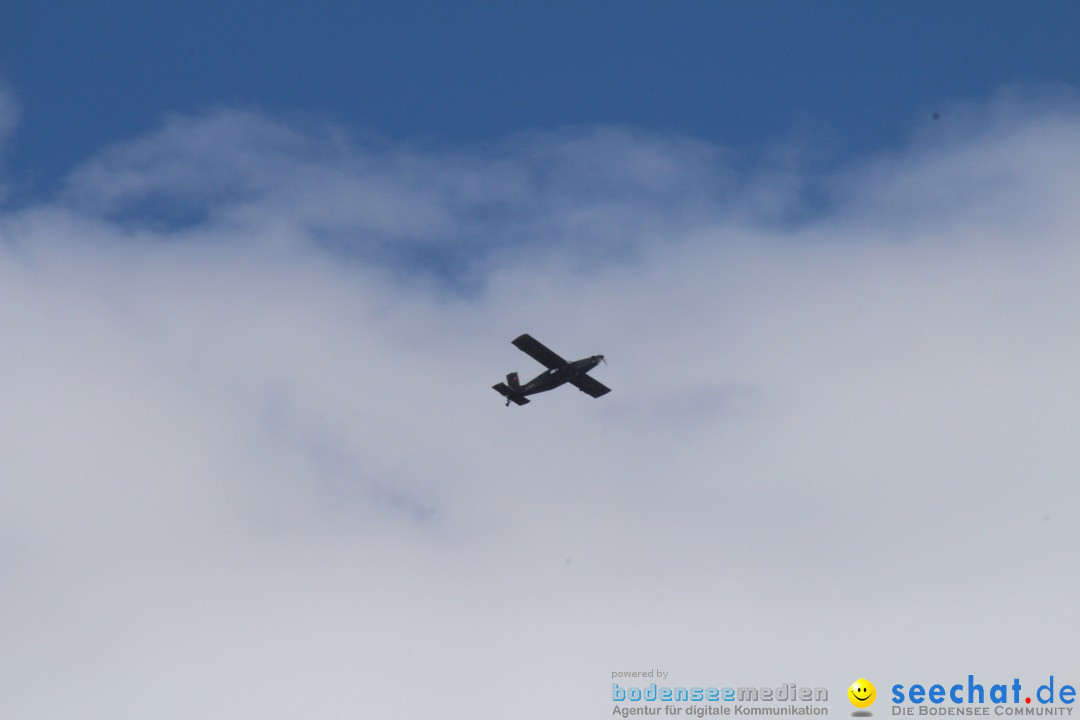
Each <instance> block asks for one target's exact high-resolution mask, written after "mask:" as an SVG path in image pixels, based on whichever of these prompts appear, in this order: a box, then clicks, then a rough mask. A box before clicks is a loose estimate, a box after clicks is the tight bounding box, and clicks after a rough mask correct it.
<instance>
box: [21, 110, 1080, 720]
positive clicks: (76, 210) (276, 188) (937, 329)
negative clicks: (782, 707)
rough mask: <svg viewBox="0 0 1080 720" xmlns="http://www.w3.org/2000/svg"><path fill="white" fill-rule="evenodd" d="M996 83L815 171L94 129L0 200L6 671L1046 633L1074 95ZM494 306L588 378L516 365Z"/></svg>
mask: <svg viewBox="0 0 1080 720" xmlns="http://www.w3.org/2000/svg"><path fill="white" fill-rule="evenodd" d="M1002 102H1003V103H1006V104H1007V103H1008V102H1010V101H1007V100H1003V101H1002ZM1010 107H1013V108H1014V109H1013V110H1011V111H1010V112H1009V113H1002V112H1000V111H999V110H998V109H996V108H995V107H989V108H987V107H984V108H982V109H976V110H972V111H971V112H970V116H971V117H973V118H977V119H979V120H980V121H979V122H975V121H964V122H960V121H956V122H959V123H960V124H962V125H963V124H966V125H967V127H968V130H969V132H968V133H967V134H966V135H965V133H964V132H963V128H962V127H952V128H950V129H949V130H948V132H945V133H943V135H944V137H942V138H941V139H940V140H935V139H933V138H932V137H930V136H929V135H928V133H929V132H930V130H924V131H923V133H922V135H921V136H920V137H919V138H918V139H917V141H916V142H915V143H913V145H912V147H910V148H909V149H907V150H905V151H903V152H901V153H898V154H896V155H893V156H890V157H879V158H872V159H868V160H867V161H865V162H864V163H862V164H859V165H857V166H853V167H851V168H848V169H846V170H844V171H842V172H837V173H834V174H832V175H830V176H829V177H821V176H820V175H819V176H816V177H815V176H814V175H813V174H812V173H810V172H808V171H805V170H800V169H799V168H798V167H786V168H777V167H769V166H759V167H749V168H748V167H747V163H746V160H745V158H738V157H736V156H735V155H734V154H733V153H732V152H731V151H729V150H726V149H723V148H717V147H713V146H710V145H707V144H704V143H700V142H697V141H693V140H688V139H681V138H664V137H655V136H648V135H644V134H641V133H638V132H635V131H632V130H627V129H619V128H600V129H592V130H588V129H582V130H576V131H567V132H562V133H554V134H544V135H527V136H520V137H517V138H512V139H509V140H507V141H505V142H502V143H496V144H492V145H490V146H487V147H478V148H473V149H471V150H457V151H453V152H451V151H432V150H425V149H422V148H416V147H402V146H389V145H385V144H379V143H365V142H359V141H356V140H354V139H351V138H349V137H348V136H347V135H346V134H345V133H342V132H340V131H338V130H336V129H334V128H330V127H324V126H323V127H315V126H301V125H289V124H287V123H283V122H281V121H278V120H276V119H273V118H269V117H266V116H263V115H258V114H253V113H246V112H240V111H236V110H221V111H216V112H212V113H207V114H204V115H200V116H194V117H184V116H175V117H172V118H170V119H168V120H166V121H165V122H164V124H163V125H162V126H161V127H160V128H158V129H157V130H156V131H154V132H151V133H149V134H148V135H146V136H145V137H142V138H136V139H134V140H132V141H131V142H129V143H125V144H122V145H119V146H116V147H112V148H108V149H104V150H103V151H102V152H101V153H100V154H99V155H97V156H96V157H94V158H91V159H90V160H89V161H88V162H87V163H85V164H84V165H83V166H82V167H80V168H78V169H76V170H75V171H74V172H73V173H72V174H71V176H70V179H69V182H68V184H67V186H66V188H65V190H64V191H63V192H62V193H61V194H60V195H59V196H58V197H57V198H56V199H55V200H54V201H52V202H49V203H44V204H40V205H37V206H33V207H27V208H23V209H19V210H10V211H6V212H5V213H4V214H3V215H2V216H0V236H2V237H3V243H2V245H0V325H2V326H3V327H4V328H5V332H6V337H5V343H4V344H3V346H2V349H0V365H2V367H3V373H2V379H0V388H2V390H0V392H2V393H3V397H4V398H5V402H4V404H3V409H2V410H0V430H2V432H0V438H2V440H0V443H2V445H0V451H2V452H3V456H4V458H5V481H4V483H3V485H2V488H3V493H4V499H3V502H2V503H0V532H2V533H3V538H4V542H3V543H2V544H0V548H2V550H0V582H2V583H3V587H2V591H3V595H4V597H5V603H6V610H7V611H6V613H5V616H4V619H3V620H0V624H2V633H3V635H4V637H5V647H4V649H3V651H0V667H3V669H4V672H5V674H6V676H7V677H8V678H9V681H10V682H9V687H10V688H12V690H11V691H10V692H9V693H8V695H7V697H6V698H5V699H4V700H3V701H2V702H3V704H2V705H0V707H3V708H4V709H5V710H6V711H7V712H8V714H11V715H13V716H16V715H17V716H19V717H45V716H56V715H69V716H70V715H78V716H81V717H89V718H98V717H100V718H117V717H147V716H153V717H161V716H176V717H194V716H197V717H236V716H237V715H256V714H257V715H259V716H262V717H267V718H275V717H282V718H285V717H297V716H301V715H303V716H311V715H318V716H320V717H351V716H355V715H356V713H362V714H364V715H365V716H367V715H371V716H376V715H393V716H403V715H421V714H427V715H433V714H437V715H469V716H472V717H481V718H495V717H505V716H506V715H507V714H508V709H510V708H513V709H515V711H519V712H521V713H525V714H528V715H532V714H537V715H543V716H545V717H547V716H567V717H572V716H579V715H581V714H582V713H583V712H584V713H586V714H595V713H601V712H608V711H609V710H610V708H609V707H608V706H607V703H606V693H607V691H608V690H609V685H608V682H609V677H610V673H611V671H613V670H619V669H624V668H630V669H634V668H646V667H649V666H654V665H655V666H662V667H665V668H669V669H670V671H671V672H673V680H677V681H678V682H685V683H688V684H693V683H704V684H710V683H750V684H755V685H760V684H779V683H780V682H788V681H797V682H799V683H802V684H814V685H819V684H820V685H827V686H828V687H830V688H836V695H837V697H840V694H841V693H840V691H841V690H842V689H843V688H845V687H846V686H847V685H848V684H850V681H851V679H852V678H853V677H857V676H859V675H865V676H866V677H871V678H878V677H882V678H909V677H913V675H912V674H913V673H914V674H917V675H919V677H922V676H923V675H925V676H926V677H930V676H934V677H954V676H957V677H961V678H962V676H963V675H964V674H966V673H968V672H976V673H987V674H989V675H992V676H993V677H995V678H996V677H1003V678H1007V679H1011V678H1012V677H1014V676H1015V675H1016V674H1017V673H1021V674H1022V673H1032V674H1037V673H1043V672H1044V671H1046V672H1047V673H1050V672H1058V673H1063V672H1065V671H1066V670H1063V669H1067V668H1068V667H1071V666H1070V664H1069V661H1070V659H1071V656H1070V655H1069V654H1068V651H1067V648H1068V647H1071V644H1072V643H1071V642H1070V640H1073V641H1075V640H1076V639H1077V638H1075V637H1072V636H1070V633H1073V630H1072V628H1073V627H1074V626H1075V623H1072V622H1071V620H1070V618H1071V613H1072V608H1073V607H1074V605H1075V598H1076V594H1077V590H1078V586H1077V582H1076V580H1075V578H1074V577H1072V575H1071V574H1069V573H1068V572H1067V571H1066V569H1067V568H1068V567H1071V562H1072V558H1071V555H1070V548H1072V547H1075V544H1076V541H1077V539H1078V538H1077V531H1076V524H1075V523H1074V522H1072V518H1073V516H1074V514H1075V513H1076V511H1077V509H1078V507H1077V506H1078V494H1077V491H1076V489H1075V488H1076V479H1077V476H1078V474H1080V465H1078V462H1077V459H1076V453H1075V448H1074V445H1075V427H1076V421H1077V414H1076V412H1077V411H1076V407H1078V406H1080V403H1078V402H1077V401H1078V400H1080V397H1078V393H1080V382H1078V375H1077V370H1076V367H1077V362H1076V360H1077V357H1078V356H1080V340H1078V338H1077V335H1076V333H1075V319H1076V317H1077V316H1078V313H1080V291H1078V290H1077V286H1076V282H1075V278H1076V277H1077V276H1078V275H1080V273H1078V270H1080V267H1078V265H1080V250H1078V249H1077V246H1076V243H1075V242H1074V237H1075V232H1076V228H1077V227H1078V221H1080V218H1078V217H1077V210H1076V209H1075V202H1074V201H1073V198H1074V197H1075V195H1076V193H1075V189H1076V188H1077V185H1078V183H1080V175H1078V174H1077V172H1076V170H1075V168H1077V167H1080V163H1078V162H1076V160H1077V158H1076V157H1075V154H1076V151H1075V148H1077V147H1080V142H1078V141H1080V115H1077V114H1076V113H1075V112H1074V111H1073V110H1072V109H1070V107H1069V106H1068V104H1064V105H1062V104H1052V105H1045V104H1044V105H1040V106H1039V107H1037V108H1035V109H1034V110H1030V111H1024V109H1023V108H1022V107H1020V108H1016V107H1015V103H1014V104H1013V105H1012V106H1010ZM988 116H994V117H997V118H998V120H995V121H994V122H986V121H985V119H986V117H988ZM988 128H989V129H988ZM811 187H812V188H813V191H814V193H817V194H822V195H825V196H827V198H828V200H827V202H825V203H823V204H821V205H820V206H816V207H814V208H812V209H813V212H810V213H805V212H804V211H805V210H806V209H807V207H808V201H807V200H806V199H805V196H804V195H803V193H804V192H806V191H807V189H808V188H811ZM793 218H801V219H798V220H795V219H793ZM524 331H528V332H531V333H533V334H534V335H535V336H537V337H538V338H540V339H541V340H543V341H544V342H546V343H548V344H550V345H551V346H552V347H553V348H555V349H556V350H558V351H559V352H561V353H563V354H564V355H567V356H585V355H589V354H593V353H597V352H603V353H605V354H606V355H607V357H608V359H609V361H610V362H611V365H610V366H608V367H601V368H599V369H598V370H597V371H596V372H597V375H598V376H599V377H600V378H601V379H602V380H603V381H604V382H605V383H607V384H609V385H610V386H611V387H612V388H613V389H614V392H613V393H612V394H611V395H609V396H607V397H605V398H603V399H602V400H599V401H593V400H592V399H590V398H587V397H585V396H583V395H581V394H580V393H577V392H574V391H573V390H572V389H567V390H562V391H560V392H555V393H551V394H549V395H545V396H541V397H539V398H537V400H536V402H535V403H533V404H531V405H530V406H529V407H527V408H516V407H512V408H504V407H503V405H502V401H501V398H499V397H498V395H497V394H496V393H495V392H494V391H492V390H490V389H489V388H490V385H492V384H493V383H494V382H496V381H497V380H498V379H499V378H500V377H501V376H502V375H503V374H505V373H506V372H509V371H511V370H518V371H521V372H522V373H523V375H525V376H528V375H529V373H530V372H533V371H539V366H537V365H536V364H535V363H534V362H533V361H531V360H530V359H529V358H527V357H525V356H523V355H521V354H520V353H519V352H517V351H516V350H515V349H514V348H513V347H512V346H511V345H510V344H509V340H510V339H511V338H513V337H514V336H516V335H517V334H519V333H521V332H524ZM931 649H932V650H933V652H929V651H930V650H931ZM867 663H868V664H869V667H868V666H867ZM855 665H857V668H856V667H855ZM852 673H854V675H853V674H852ZM875 681H876V680H875ZM898 681H899V680H898ZM1039 681H1040V682H1042V678H1041V676H1040V678H1039ZM879 687H880V686H879ZM841 699H842V698H841Z"/></svg>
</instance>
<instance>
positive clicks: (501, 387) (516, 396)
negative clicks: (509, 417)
mask: <svg viewBox="0 0 1080 720" xmlns="http://www.w3.org/2000/svg"><path fill="white" fill-rule="evenodd" d="M491 387H493V388H495V389H496V390H498V391H499V393H501V394H502V396H503V397H505V398H506V404H507V405H509V404H510V403H512V402H513V403H517V404H518V405H524V404H525V403H527V402H529V398H527V397H525V396H524V395H522V394H521V393H519V392H517V391H515V390H512V389H510V388H508V387H507V386H506V383H499V384H498V385H492V386H491Z"/></svg>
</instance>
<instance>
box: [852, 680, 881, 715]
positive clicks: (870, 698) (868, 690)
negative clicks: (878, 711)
mask: <svg viewBox="0 0 1080 720" xmlns="http://www.w3.org/2000/svg"><path fill="white" fill-rule="evenodd" d="M847 696H848V700H850V701H851V704H852V705H854V706H855V707H857V708H865V707H870V706H871V705H873V704H874V699H875V698H876V697H877V690H875V689H874V683H872V682H870V681H869V680H867V679H866V678H859V679H858V680H856V681H855V682H853V683H851V687H849V688H848V689H847Z"/></svg>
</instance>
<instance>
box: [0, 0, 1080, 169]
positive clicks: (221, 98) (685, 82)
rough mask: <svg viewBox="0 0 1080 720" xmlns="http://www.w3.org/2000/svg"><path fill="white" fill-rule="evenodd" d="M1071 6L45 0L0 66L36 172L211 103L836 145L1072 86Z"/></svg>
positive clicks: (363, 127)
mask: <svg viewBox="0 0 1080 720" xmlns="http://www.w3.org/2000/svg"><path fill="white" fill-rule="evenodd" d="M1078 23H1080V10H1078V9H1077V8H1076V7H1075V6H1074V5H1073V4H1071V3H1064V2H1039V3H1015V2H985V3H979V4H978V5H975V4H972V3H965V2H955V1H948V2H928V1H917V2H904V3H865V2H852V1H846V2H836V1H832V2H815V3H804V2H783V1H778V2H767V3H751V2H686V3H656V2H641V1H639V0H634V1H631V2H599V3H570V2H557V3H543V4H533V3H517V2H512V3H486V2H464V3H433V2H416V1H413V0H409V1H406V2H395V3H344V2H319V3H309V4H303V5H301V4H296V3H268V4H267V3H264V4H259V5H254V4H252V3H247V2H234V1H232V0H228V1H226V2H201V1H199V2H190V3H154V2H150V3H132V2H116V1H112V2H103V3H94V4H92V5H88V4H85V3H69V2H52V1H49V2H41V3H17V4H16V5H15V6H13V7H11V8H8V9H7V10H6V12H5V22H4V23H3V26H2V27H0V78H6V80H7V82H8V84H9V86H10V87H11V88H12V89H13V90H14V94H15V97H16V98H17V99H18V100H19V102H20V104H21V106H22V110H23V122H22V124H21V125H20V127H19V130H18V135H17V136H16V138H15V140H14V141H13V142H12V143H11V144H10V147H9V150H8V162H9V164H10V167H11V168H12V169H13V171H14V172H15V173H16V175H17V176H18V177H19V178H20V180H22V181H24V182H28V183H30V184H31V186H32V187H34V186H40V185H42V184H44V185H46V186H48V184H49V183H50V182H55V181H56V180H57V178H58V177H60V176H62V175H63V174H64V173H66V172H67V171H68V170H70V169H71V168H72V167H73V166H74V165H76V164H78V163H79V162H81V161H83V160H85V159H86V158H87V157H88V156H89V155H90V154H92V153H93V152H94V151H95V150H97V149H99V148H100V147H102V146H104V145H107V144H110V143H114V142H117V141H119V140H122V139H124V138H126V137H129V136H131V135H133V134H135V133H139V132H144V131H146V130H147V129H149V128H151V127H153V126H154V125H155V124H156V123H158V122H160V121H161V119H162V117H163V116H164V115H166V114H168V113H175V112H179V113H190V112H197V111H200V110H204V109H206V108H209V107H215V106H219V105H229V106H243V107H252V108H258V109H261V110H264V111H266V112H270V113H274V114H299V115H315V116H321V117H329V118H332V119H333V120H335V121H337V122H339V123H341V124H342V125H344V126H345V127H347V128H349V129H350V130H352V131H354V132H356V133H357V134H359V135H361V136H364V135H373V136H375V137H377V138H383V139H391V140H396V141H406V142H413V143H421V144H431V145H451V146H461V145H468V144H472V143H478V142H480V143H482V142H490V141H492V140H493V139H499V138H505V137H507V136H509V135H513V134H515V133H520V132H523V131H534V130H556V129H561V128H565V127H567V126H594V125H612V124H613V125H627V126H631V127H634V128H638V129H641V130H646V131H649V132H656V133H676V134H680V135H688V136H691V137H695V138H700V139H703V140H708V141H711V142H716V143H719V144H722V145H726V146H731V147H736V148H740V149H741V150H743V151H746V152H748V153H749V154H750V156H751V157H756V156H757V155H758V154H759V153H761V152H762V151H763V150H764V149H765V148H767V147H769V146H772V145H775V144H783V143H787V142H798V143H807V144H814V145H815V146H817V147H819V148H820V149H823V150H824V155H825V156H826V158H832V159H836V158H841V159H842V158H849V157H851V156H852V155H853V154H859V153H865V152H869V151H873V150H877V149H882V148H896V147H898V146H900V145H902V144H903V143H904V142H906V141H907V140H908V139H909V137H910V133H911V128H912V126H913V124H915V123H916V122H917V121H918V120H919V119H921V118H925V117H927V116H928V115H929V114H930V113H932V112H935V111H942V110H944V109H947V108H948V107H949V105H950V103H954V102H957V101H967V100H979V99H986V98H988V97H990V96H991V95H992V94H993V93H994V92H996V91H997V90H998V89H1000V87H1001V86H1002V85H1008V84H1020V85H1033V84H1041V83H1065V84H1068V83H1073V82H1075V81H1076V80H1077V78H1078V77H1080V57H1078V56H1077V53H1076V52H1075V36H1074V34H1073V33H1072V28H1075V27H1076V26H1077V24H1078Z"/></svg>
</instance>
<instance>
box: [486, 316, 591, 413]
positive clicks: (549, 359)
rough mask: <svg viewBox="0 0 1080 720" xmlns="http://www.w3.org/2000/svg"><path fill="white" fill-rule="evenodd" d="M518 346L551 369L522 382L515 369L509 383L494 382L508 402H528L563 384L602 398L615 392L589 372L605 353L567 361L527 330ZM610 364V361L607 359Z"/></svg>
mask: <svg viewBox="0 0 1080 720" xmlns="http://www.w3.org/2000/svg"><path fill="white" fill-rule="evenodd" d="M513 343H514V346H515V347H517V349H518V350H521V351H522V352H523V353H525V354H526V355H528V356H530V357H531V358H532V359H533V360H535V361H536V362H538V363H540V364H541V365H545V366H547V372H543V373H540V374H539V375H537V376H536V377H534V378H533V379H532V380H530V381H529V382H527V383H525V384H524V385H522V384H521V383H520V382H518V374H517V373H516V372H512V373H510V374H509V375H507V376H506V382H504V383H499V384H498V385H492V387H493V388H495V389H496V390H498V391H499V392H500V393H502V395H503V396H504V397H505V398H506V405H507V407H509V405H510V403H511V402H514V403H517V404H518V405H524V404H525V403H527V402H529V399H528V398H527V397H525V396H526V395H535V394H536V393H541V392H546V391H548V390H554V389H555V388H557V387H559V386H560V385H562V384H563V383H567V382H568V383H570V384H571V385H574V386H575V387H577V389H578V390H580V391H581V392H583V393H585V394H587V395H592V396H593V397H594V398H598V397H600V396H601V395H606V394H608V393H609V392H611V388H609V387H607V386H605V385H604V384H603V383H601V382H600V381H599V380H596V379H595V378H592V377H590V376H589V374H588V373H589V371H590V370H592V369H593V368H594V367H596V366H597V365H599V364H600V361H601V360H604V356H603V355H593V356H592V357H587V358H583V359H581V360H575V361H574V362H567V361H566V360H563V359H562V358H561V357H559V356H558V355H556V354H555V353H554V352H552V351H551V350H549V349H548V348H547V347H545V346H544V344H543V343H541V342H540V341H539V340H537V339H536V338H534V337H533V336H532V335H529V334H528V333H525V334H524V335H521V336H519V337H517V338H515V339H514V341H513ZM604 363H605V364H607V361H606V360H604Z"/></svg>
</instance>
